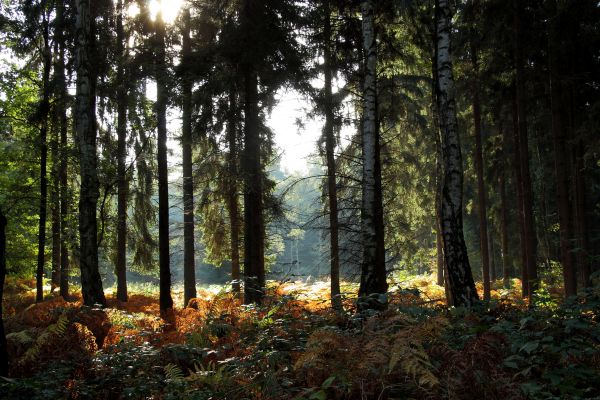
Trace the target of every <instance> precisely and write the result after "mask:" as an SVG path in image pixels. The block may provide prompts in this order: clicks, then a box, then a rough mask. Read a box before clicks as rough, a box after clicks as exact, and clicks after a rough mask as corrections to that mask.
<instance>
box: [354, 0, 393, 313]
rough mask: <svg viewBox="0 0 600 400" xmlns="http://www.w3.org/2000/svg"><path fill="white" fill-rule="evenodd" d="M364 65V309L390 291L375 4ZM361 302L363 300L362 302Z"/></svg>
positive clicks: (365, 24) (365, 16)
mask: <svg viewBox="0 0 600 400" xmlns="http://www.w3.org/2000/svg"><path fill="white" fill-rule="evenodd" d="M361 13H362V39H363V53H364V56H365V63H364V89H363V118H362V150H363V151H362V162H363V173H362V175H363V176H362V180H363V182H362V207H361V225H362V226H361V230H362V239H363V259H362V271H361V276H360V287H359V290H358V296H359V298H360V297H365V298H366V301H362V302H361V301H359V306H360V307H363V308H381V307H385V306H386V305H387V302H386V301H384V298H382V297H381V296H377V297H372V296H371V295H376V294H384V293H386V292H387V290H388V284H387V280H386V269H385V243H384V225H383V224H384V222H383V201H382V193H381V192H382V190H381V160H380V155H379V153H380V149H379V140H380V138H379V121H378V116H377V41H376V33H375V2H374V1H373V0H367V1H362V2H361ZM359 300H360V299H359Z"/></svg>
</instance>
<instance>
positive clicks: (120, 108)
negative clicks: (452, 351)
mask: <svg viewBox="0 0 600 400" xmlns="http://www.w3.org/2000/svg"><path fill="white" fill-rule="evenodd" d="M124 11H125V10H124V8H123V0H119V1H118V2H117V53H118V63H119V64H118V66H117V76H118V85H119V86H118V89H117V265H116V275H117V299H118V300H119V301H127V299H128V296H127V198H128V195H129V194H128V192H129V188H128V184H127V176H126V173H127V171H126V167H125V162H126V157H127V103H128V98H127V84H128V82H127V76H126V73H125V68H126V67H125V62H126V57H127V55H126V54H125V52H126V50H125V45H124V44H125V34H124V31H123V13H124Z"/></svg>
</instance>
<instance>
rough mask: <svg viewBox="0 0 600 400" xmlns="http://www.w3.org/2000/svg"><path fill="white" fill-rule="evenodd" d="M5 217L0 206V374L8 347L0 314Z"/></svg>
mask: <svg viewBox="0 0 600 400" xmlns="http://www.w3.org/2000/svg"><path fill="white" fill-rule="evenodd" d="M6 224H7V221H6V217H5V216H4V213H3V212H2V209H1V208H0V376H4V377H7V376H8V348H7V345H6V335H5V334H4V319H3V316H2V308H3V305H4V303H3V299H4V278H5V277H6Z"/></svg>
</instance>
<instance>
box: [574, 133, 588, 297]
mask: <svg viewBox="0 0 600 400" xmlns="http://www.w3.org/2000/svg"><path fill="white" fill-rule="evenodd" d="M583 157H584V147H583V140H582V139H581V138H577V139H576V142H575V168H574V169H575V171H574V175H575V199H576V203H575V227H576V229H575V230H576V234H577V248H578V249H579V250H578V252H577V257H578V264H579V267H580V270H581V284H582V286H583V287H591V285H592V282H591V279H590V275H591V273H592V262H591V254H590V239H589V232H588V224H587V201H586V184H585V165H584V162H583Z"/></svg>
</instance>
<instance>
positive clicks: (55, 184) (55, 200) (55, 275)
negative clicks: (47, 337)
mask: <svg viewBox="0 0 600 400" xmlns="http://www.w3.org/2000/svg"><path fill="white" fill-rule="evenodd" d="M55 47H56V46H55ZM52 115H53V117H52V128H53V129H52V141H51V142H50V152H51V154H52V185H51V190H50V202H51V203H52V285H51V288H50V292H51V293H54V289H56V288H57V287H59V286H60V254H61V249H60V195H59V190H60V187H59V186H60V182H59V181H60V173H59V169H60V161H59V155H58V142H59V140H60V128H59V126H58V118H57V117H58V115H57V114H56V112H54V113H53V114H52Z"/></svg>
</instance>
